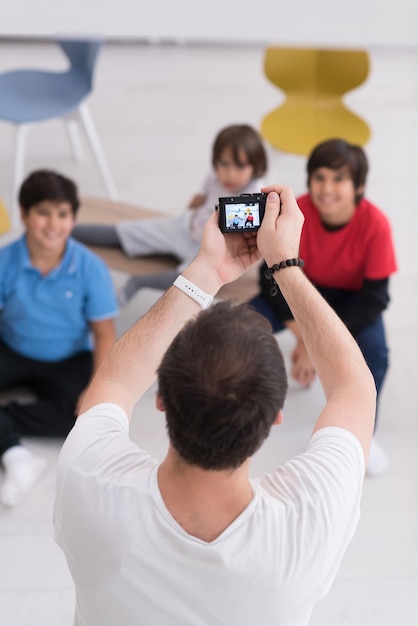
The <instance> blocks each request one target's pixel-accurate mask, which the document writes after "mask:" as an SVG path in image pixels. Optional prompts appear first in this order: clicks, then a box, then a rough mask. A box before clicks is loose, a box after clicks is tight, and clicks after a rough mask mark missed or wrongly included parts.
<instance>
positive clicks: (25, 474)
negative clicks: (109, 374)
mask: <svg viewBox="0 0 418 626" xmlns="http://www.w3.org/2000/svg"><path fill="white" fill-rule="evenodd" d="M19 203H20V207H21V218H22V222H23V224H24V226H25V233H24V235H23V236H22V237H21V238H20V239H18V240H17V241H14V242H12V243H11V244H9V245H7V246H5V247H3V248H1V249H0V390H2V391H4V390H9V389H13V388H14V387H16V386H19V385H25V386H29V387H30V388H31V389H32V391H33V392H34V394H35V396H36V398H37V399H36V400H35V401H32V402H30V403H28V404H27V403H26V404H20V403H19V402H15V401H14V402H8V403H7V404H4V405H3V406H0V459H1V463H2V465H3V468H4V470H5V477H4V481H3V484H2V487H1V491H0V499H1V501H2V503H3V504H4V505H6V506H15V505H16V504H18V503H19V502H20V500H21V499H22V498H23V497H24V496H25V495H26V493H27V492H28V491H29V490H30V488H31V487H32V486H33V485H34V484H35V483H36V481H37V480H38V479H39V478H40V476H41V475H42V474H43V472H44V470H45V467H46V462H45V460H44V459H42V458H40V457H37V456H34V455H33V454H32V453H31V452H30V451H29V449H28V448H27V447H25V446H24V445H22V443H21V441H20V437H21V436H39V437H65V436H66V435H67V434H68V432H69V431H70V429H71V428H72V426H73V425H74V422H75V415H76V411H77V406H78V405H79V403H80V400H81V396H82V394H83V391H84V389H85V388H86V387H87V385H88V383H89V381H90V378H91V376H92V374H93V372H94V371H95V369H96V368H97V366H98V364H99V363H100V361H101V359H102V358H103V356H104V355H105V354H106V352H107V351H108V350H109V349H110V347H111V346H112V345H113V343H114V341H115V338H116V336H115V329H114V322H113V318H115V317H116V315H117V303H116V297H115V293H114V290H113V285H112V281H111V278H110V275H109V272H108V270H107V267H106V265H105V264H104V263H103V261H102V260H101V259H99V258H98V257H97V256H96V255H95V254H93V253H92V252H91V251H90V250H88V249H87V248H86V247H85V246H83V245H82V244H80V243H78V242H76V241H74V240H73V239H71V237H70V234H71V231H72V229H73V226H74V220H75V215H76V212H77V209H78V206H79V200H78V197H77V189H76V186H75V185H74V183H73V182H72V181H71V180H69V179H67V178H65V177H64V176H62V175H60V174H58V173H55V172H52V171H46V170H41V171H36V172H33V173H32V174H31V175H30V176H29V177H28V178H27V179H26V180H25V181H24V182H23V184H22V186H21V189H20V192H19ZM90 335H92V338H93V342H92V341H91V338H90Z"/></svg>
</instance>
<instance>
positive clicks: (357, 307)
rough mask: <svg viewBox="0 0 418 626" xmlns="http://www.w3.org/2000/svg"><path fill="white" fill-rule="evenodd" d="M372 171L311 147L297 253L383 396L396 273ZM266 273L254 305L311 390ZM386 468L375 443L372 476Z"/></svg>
mask: <svg viewBox="0 0 418 626" xmlns="http://www.w3.org/2000/svg"><path fill="white" fill-rule="evenodd" d="M367 171H368V163H367V158H366V155H365V153H364V151H363V149H362V148H360V147H359V146H355V145H352V144H349V143H347V142H346V141H344V140H342V139H331V140H329V141H325V142H323V143H321V144H319V145H318V146H316V147H315V148H314V150H313V151H312V153H311V155H310V156H309V158H308V163H307V173H308V189H309V193H308V194H306V195H303V196H301V197H299V198H298V204H299V207H300V208H301V210H302V212H303V214H304V216H305V223H304V226H303V230H302V237H301V242H300V251H299V253H300V257H301V258H302V259H303V260H304V262H305V266H304V271H305V273H306V275H307V276H308V278H309V279H310V280H311V281H312V282H313V283H314V284H315V286H316V287H317V288H318V290H319V291H320V293H321V294H322V295H323V296H324V297H325V299H326V300H327V301H328V302H329V304H330V305H331V306H332V307H333V308H334V310H335V311H336V313H338V315H339V316H340V317H341V319H342V320H343V321H344V323H345V324H346V326H347V327H348V329H349V330H350V332H351V333H352V335H353V336H354V338H355V339H356V341H357V343H358V345H359V347H360V349H361V350H362V352H363V356H364V358H365V360H366V362H367V364H368V366H369V368H370V370H371V372H372V374H373V376H374V379H375V384H376V390H377V393H378V394H379V392H380V389H381V386H382V384H383V380H384V377H385V374H386V371H387V368H388V348H387V344H386V338H385V330H384V326H383V320H382V311H383V310H384V309H385V308H386V306H387V304H388V302H389V293H388V286H389V276H390V275H391V274H393V273H394V272H395V271H396V269H397V266H396V258H395V252H394V245H393V239H392V232H391V227H390V224H389V221H388V219H387V217H386V216H385V215H384V214H383V213H382V212H381V211H380V210H379V209H378V208H377V207H376V206H374V205H373V204H371V203H370V202H369V201H368V200H366V199H365V198H364V197H363V194H364V188H365V183H366V176H367ZM279 261H281V259H278V261H277V262H279ZM265 270H266V265H264V266H262V267H261V271H260V288H261V293H260V294H259V295H258V296H256V297H255V298H254V299H253V300H252V301H251V302H250V304H251V305H252V306H253V307H255V308H256V309H257V310H258V311H259V312H260V313H262V314H263V315H265V316H266V317H267V318H268V319H269V320H270V322H271V324H272V326H273V331H274V332H277V331H279V330H283V329H284V328H289V329H290V330H291V331H292V332H293V334H294V335H295V338H296V346H295V348H294V350H293V353H292V371H291V374H292V376H293V378H294V379H295V380H297V381H299V382H300V383H301V384H302V385H305V386H309V385H310V384H311V383H312V381H313V379H314V378H315V370H314V368H313V366H312V363H311V361H310V358H309V355H308V353H307V351H306V348H305V345H304V343H303V341H302V339H301V336H300V333H299V329H298V327H297V325H296V323H295V321H294V320H293V316H292V314H291V312H290V309H289V307H288V306H287V304H286V302H285V300H284V298H283V296H282V294H281V293H280V291H279V290H277V293H276V295H272V293H270V292H271V288H272V283H271V280H270V278H268V277H266V276H265ZM273 291H276V290H275V289H273ZM387 464H388V460H387V457H386V455H385V453H384V452H383V451H382V450H381V449H380V447H379V446H378V445H377V443H376V441H373V443H372V448H371V454H370V461H369V466H368V473H369V474H380V473H382V472H383V471H384V470H385V469H386V467H387Z"/></svg>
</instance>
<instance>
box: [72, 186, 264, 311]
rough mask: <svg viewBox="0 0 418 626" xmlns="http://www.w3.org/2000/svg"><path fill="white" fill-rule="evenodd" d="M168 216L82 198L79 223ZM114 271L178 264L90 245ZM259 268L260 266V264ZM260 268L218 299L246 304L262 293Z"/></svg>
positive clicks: (167, 258)
mask: <svg viewBox="0 0 418 626" xmlns="http://www.w3.org/2000/svg"><path fill="white" fill-rule="evenodd" d="M154 217H162V218H163V217H167V216H166V215H164V214H163V213H158V212H156V211H150V210H147V209H143V208H141V207H137V206H134V205H131V204H125V203H121V202H114V201H111V200H106V199H102V198H87V197H83V198H82V199H81V206H80V209H79V212H78V215H77V222H78V223H79V224H83V223H92V224H93V223H102V224H115V223H116V222H119V221H122V220H130V219H147V218H148V219H149V218H154ZM89 247H90V248H91V250H93V251H94V252H95V253H96V254H97V255H98V256H99V257H100V258H102V259H103V260H104V261H105V263H106V264H107V266H108V267H109V268H110V269H115V270H119V271H121V272H126V273H128V274H132V275H134V274H154V273H158V272H163V271H164V270H167V269H173V268H175V267H176V266H177V265H178V263H177V261H176V259H175V258H174V257H172V256H168V255H167V256H159V255H153V256H147V257H136V258H128V257H126V256H125V255H124V254H123V252H122V251H121V250H118V249H116V248H103V247H97V246H89ZM258 265H259V264H258ZM258 265H257V266H255V267H252V268H251V269H250V270H249V271H248V272H247V273H246V274H245V275H244V276H241V278H239V279H238V280H236V281H235V282H234V283H231V284H230V285H225V287H223V288H222V289H221V291H220V292H219V294H218V296H219V297H220V298H222V299H229V298H230V299H232V300H234V302H246V301H248V300H250V299H251V298H252V297H253V296H254V295H256V294H257V292H258Z"/></svg>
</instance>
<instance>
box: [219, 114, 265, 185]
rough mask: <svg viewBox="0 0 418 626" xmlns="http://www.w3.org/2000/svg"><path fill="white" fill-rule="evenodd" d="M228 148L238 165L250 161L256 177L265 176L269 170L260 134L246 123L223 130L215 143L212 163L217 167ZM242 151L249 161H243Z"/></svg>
mask: <svg viewBox="0 0 418 626" xmlns="http://www.w3.org/2000/svg"><path fill="white" fill-rule="evenodd" d="M226 148H229V149H230V150H231V152H232V157H233V159H234V162H235V164H236V165H239V166H241V165H247V163H249V164H250V165H251V166H252V168H253V170H254V178H259V177H260V176H263V175H264V174H265V172H266V170H267V155H266V151H265V149H264V146H263V141H262V139H261V137H260V135H259V134H258V133H257V132H256V131H255V130H254V128H251V126H248V125H246V124H235V125H233V126H227V127H226V128H224V129H223V130H221V131H220V132H219V133H218V135H217V137H216V139H215V142H214V144H213V150H212V165H213V167H215V168H216V166H217V164H218V162H219V161H220V159H221V158H222V154H223V152H224V150H225V149H226ZM240 151H241V152H244V153H245V155H246V156H247V159H248V161H247V162H246V163H242V161H241V160H240V158H241V155H240Z"/></svg>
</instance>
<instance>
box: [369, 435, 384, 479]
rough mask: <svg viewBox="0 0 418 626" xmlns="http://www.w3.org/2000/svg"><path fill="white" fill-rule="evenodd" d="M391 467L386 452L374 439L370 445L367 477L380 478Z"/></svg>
mask: <svg viewBox="0 0 418 626" xmlns="http://www.w3.org/2000/svg"><path fill="white" fill-rule="evenodd" d="M388 467H389V459H388V457H387V454H386V452H384V451H383V450H382V448H381V447H380V446H379V444H378V443H377V441H376V439H375V438H374V437H373V438H372V441H371V444H370V454H369V463H368V465H367V470H366V474H367V476H380V475H381V474H384V473H385V472H386V470H387V468H388Z"/></svg>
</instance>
